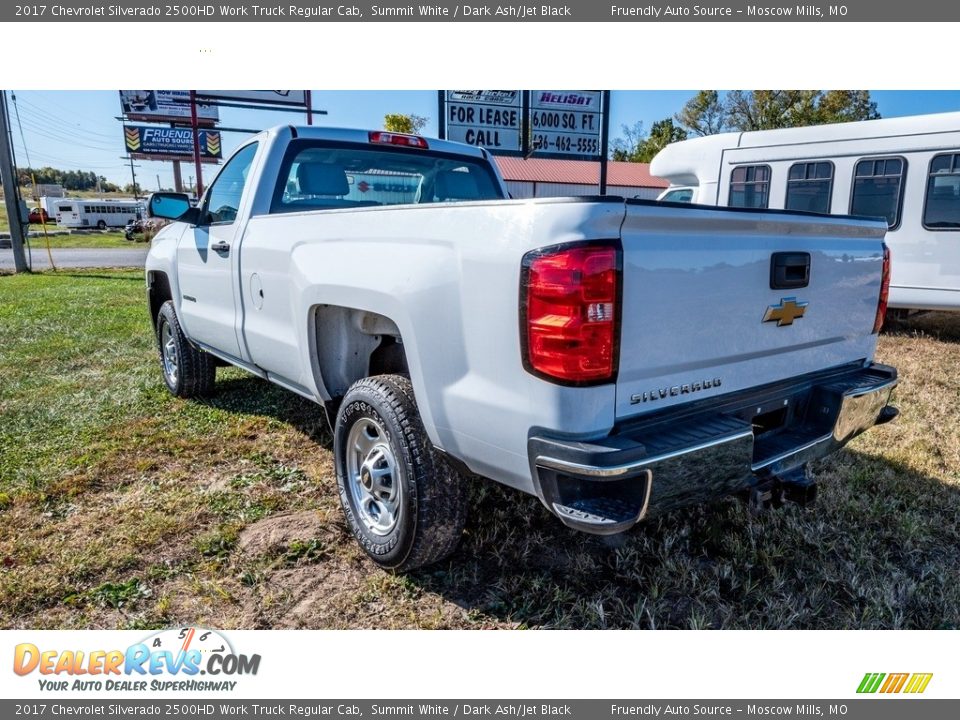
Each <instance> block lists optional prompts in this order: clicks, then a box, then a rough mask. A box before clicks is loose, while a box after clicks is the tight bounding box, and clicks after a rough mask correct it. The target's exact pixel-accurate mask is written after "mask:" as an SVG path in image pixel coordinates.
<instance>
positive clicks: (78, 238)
mask: <svg viewBox="0 0 960 720" xmlns="http://www.w3.org/2000/svg"><path fill="white" fill-rule="evenodd" d="M30 230H31V231H36V232H40V231H41V230H40V226H39V225H31V226H30ZM48 230H49V228H48ZM49 238H50V247H51V248H143V247H146V244H145V243H135V242H130V241H129V240H127V239H126V238H124V236H123V231H122V230H111V231H109V232H103V233H90V234H89V235H79V234H78V235H74V234H70V235H50V236H49ZM30 246H31V247H32V248H33V251H34V252H35V253H36V252H40V253H42V252H46V247H47V246H46V240H45V239H44V237H43V236H42V235H40V236H38V237H32V238H30ZM54 260H56V256H54Z"/></svg>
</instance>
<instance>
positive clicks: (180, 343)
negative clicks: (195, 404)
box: [157, 300, 217, 398]
mask: <svg viewBox="0 0 960 720" xmlns="http://www.w3.org/2000/svg"><path fill="white" fill-rule="evenodd" d="M157 349H158V350H159V354H160V369H161V371H162V372H163V381H164V382H165V383H166V384H167V389H168V390H169V391H170V392H171V393H172V394H174V395H176V396H177V397H183V398H188V397H197V396H199V395H207V394H209V393H210V392H211V391H212V390H213V384H214V382H215V381H216V378H217V364H216V362H215V360H214V358H213V356H212V355H210V354H209V353H206V352H204V351H203V350H200V349H199V348H197V347H194V346H193V345H192V344H191V343H190V341H189V340H187V336H186V335H184V334H183V329H182V328H181V327H180V320H179V318H177V311H176V310H175V309H174V307H173V301H172V300H167V301H166V302H165V303H164V304H163V305H162V306H161V307H160V312H159V313H158V314H157Z"/></svg>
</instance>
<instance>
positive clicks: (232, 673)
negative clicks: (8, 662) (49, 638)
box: [13, 627, 260, 692]
mask: <svg viewBox="0 0 960 720" xmlns="http://www.w3.org/2000/svg"><path fill="white" fill-rule="evenodd" d="M259 669H260V655H245V654H242V653H237V652H235V651H234V649H233V645H232V644H231V643H230V641H229V640H228V639H227V638H226V637H225V636H224V635H223V634H222V633H219V632H217V631H215V630H205V629H203V628H193V627H188V628H176V629H171V630H162V631H161V632H158V633H156V634H154V635H151V636H150V637H147V638H145V639H144V640H142V641H140V642H138V643H135V644H133V645H130V646H129V647H128V648H127V649H126V650H100V649H94V650H76V649H62V650H61V649H46V648H40V647H37V646H36V645H34V644H33V643H21V644H19V645H17V646H16V647H15V648H14V654H13V671H14V672H15V673H16V674H17V675H20V676H30V675H33V674H36V675H37V676H38V677H37V682H38V683H39V686H40V689H41V690H48V691H108V692H143V691H145V690H173V691H179V692H183V691H191V690H198V691H204V692H210V691H218V690H219V691H232V690H234V689H235V688H236V685H237V682H238V681H237V680H235V679H233V678H236V677H238V676H244V675H256V674H257V671H258V670H259Z"/></svg>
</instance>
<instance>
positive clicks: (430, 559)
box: [334, 375, 467, 571]
mask: <svg viewBox="0 0 960 720" xmlns="http://www.w3.org/2000/svg"><path fill="white" fill-rule="evenodd" d="M334 453H335V459H336V466H337V486H338V490H339V493H340V504H341V505H342V507H343V512H344V514H345V516H346V519H347V524H348V525H349V526H350V530H351V532H352V533H353V535H354V537H355V538H356V539H357V541H358V542H359V543H360V546H361V547H362V548H363V549H364V551H365V552H366V553H367V554H368V555H369V556H370V557H371V558H372V559H373V561H374V562H376V563H377V564H378V565H380V566H381V567H383V568H387V569H390V570H397V571H407V570H414V569H416V568H418V567H422V566H424V565H429V564H430V563H434V562H437V561H439V560H442V559H443V558H445V557H447V556H448V555H450V553H452V552H453V551H454V549H455V548H456V546H457V543H458V542H459V541H460V536H461V534H462V533H463V526H464V524H465V523H466V518H467V487H466V481H465V479H464V478H463V477H462V476H461V475H460V474H459V473H458V472H456V471H455V470H454V469H453V468H451V467H450V465H449V464H448V463H447V462H446V460H445V459H444V458H443V457H442V456H441V455H440V454H439V453H438V452H437V451H436V450H435V449H434V448H433V445H432V444H431V442H430V440H429V438H428V437H427V434H426V431H425V430H424V428H423V423H422V422H421V421H420V415H419V412H418V411H417V405H416V401H415V400H414V396H413V388H412V386H411V385H410V380H409V379H407V378H406V377H404V376H402V375H378V376H375V377H370V378H365V379H363V380H360V381H359V382H357V383H354V385H353V386H351V388H350V390H349V391H348V392H347V395H346V396H345V397H344V399H343V403H342V404H341V406H340V411H339V412H338V413H337V421H336V424H335V428H334Z"/></svg>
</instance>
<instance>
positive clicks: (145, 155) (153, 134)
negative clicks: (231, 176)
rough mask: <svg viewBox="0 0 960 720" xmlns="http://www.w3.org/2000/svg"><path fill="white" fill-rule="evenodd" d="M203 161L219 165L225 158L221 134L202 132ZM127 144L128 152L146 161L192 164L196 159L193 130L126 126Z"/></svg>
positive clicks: (213, 131) (125, 136)
mask: <svg viewBox="0 0 960 720" xmlns="http://www.w3.org/2000/svg"><path fill="white" fill-rule="evenodd" d="M199 133H200V135H199V140H200V158H201V160H202V161H204V162H217V160H219V159H220V158H222V157H223V147H222V143H221V140H220V132H219V131H217V130H200V131H199ZM123 140H124V143H125V145H126V148H127V152H128V153H129V154H130V155H132V156H133V157H135V158H138V159H142V160H189V159H191V158H193V130H192V129H191V128H169V127H148V126H145V125H124V126H123Z"/></svg>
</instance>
